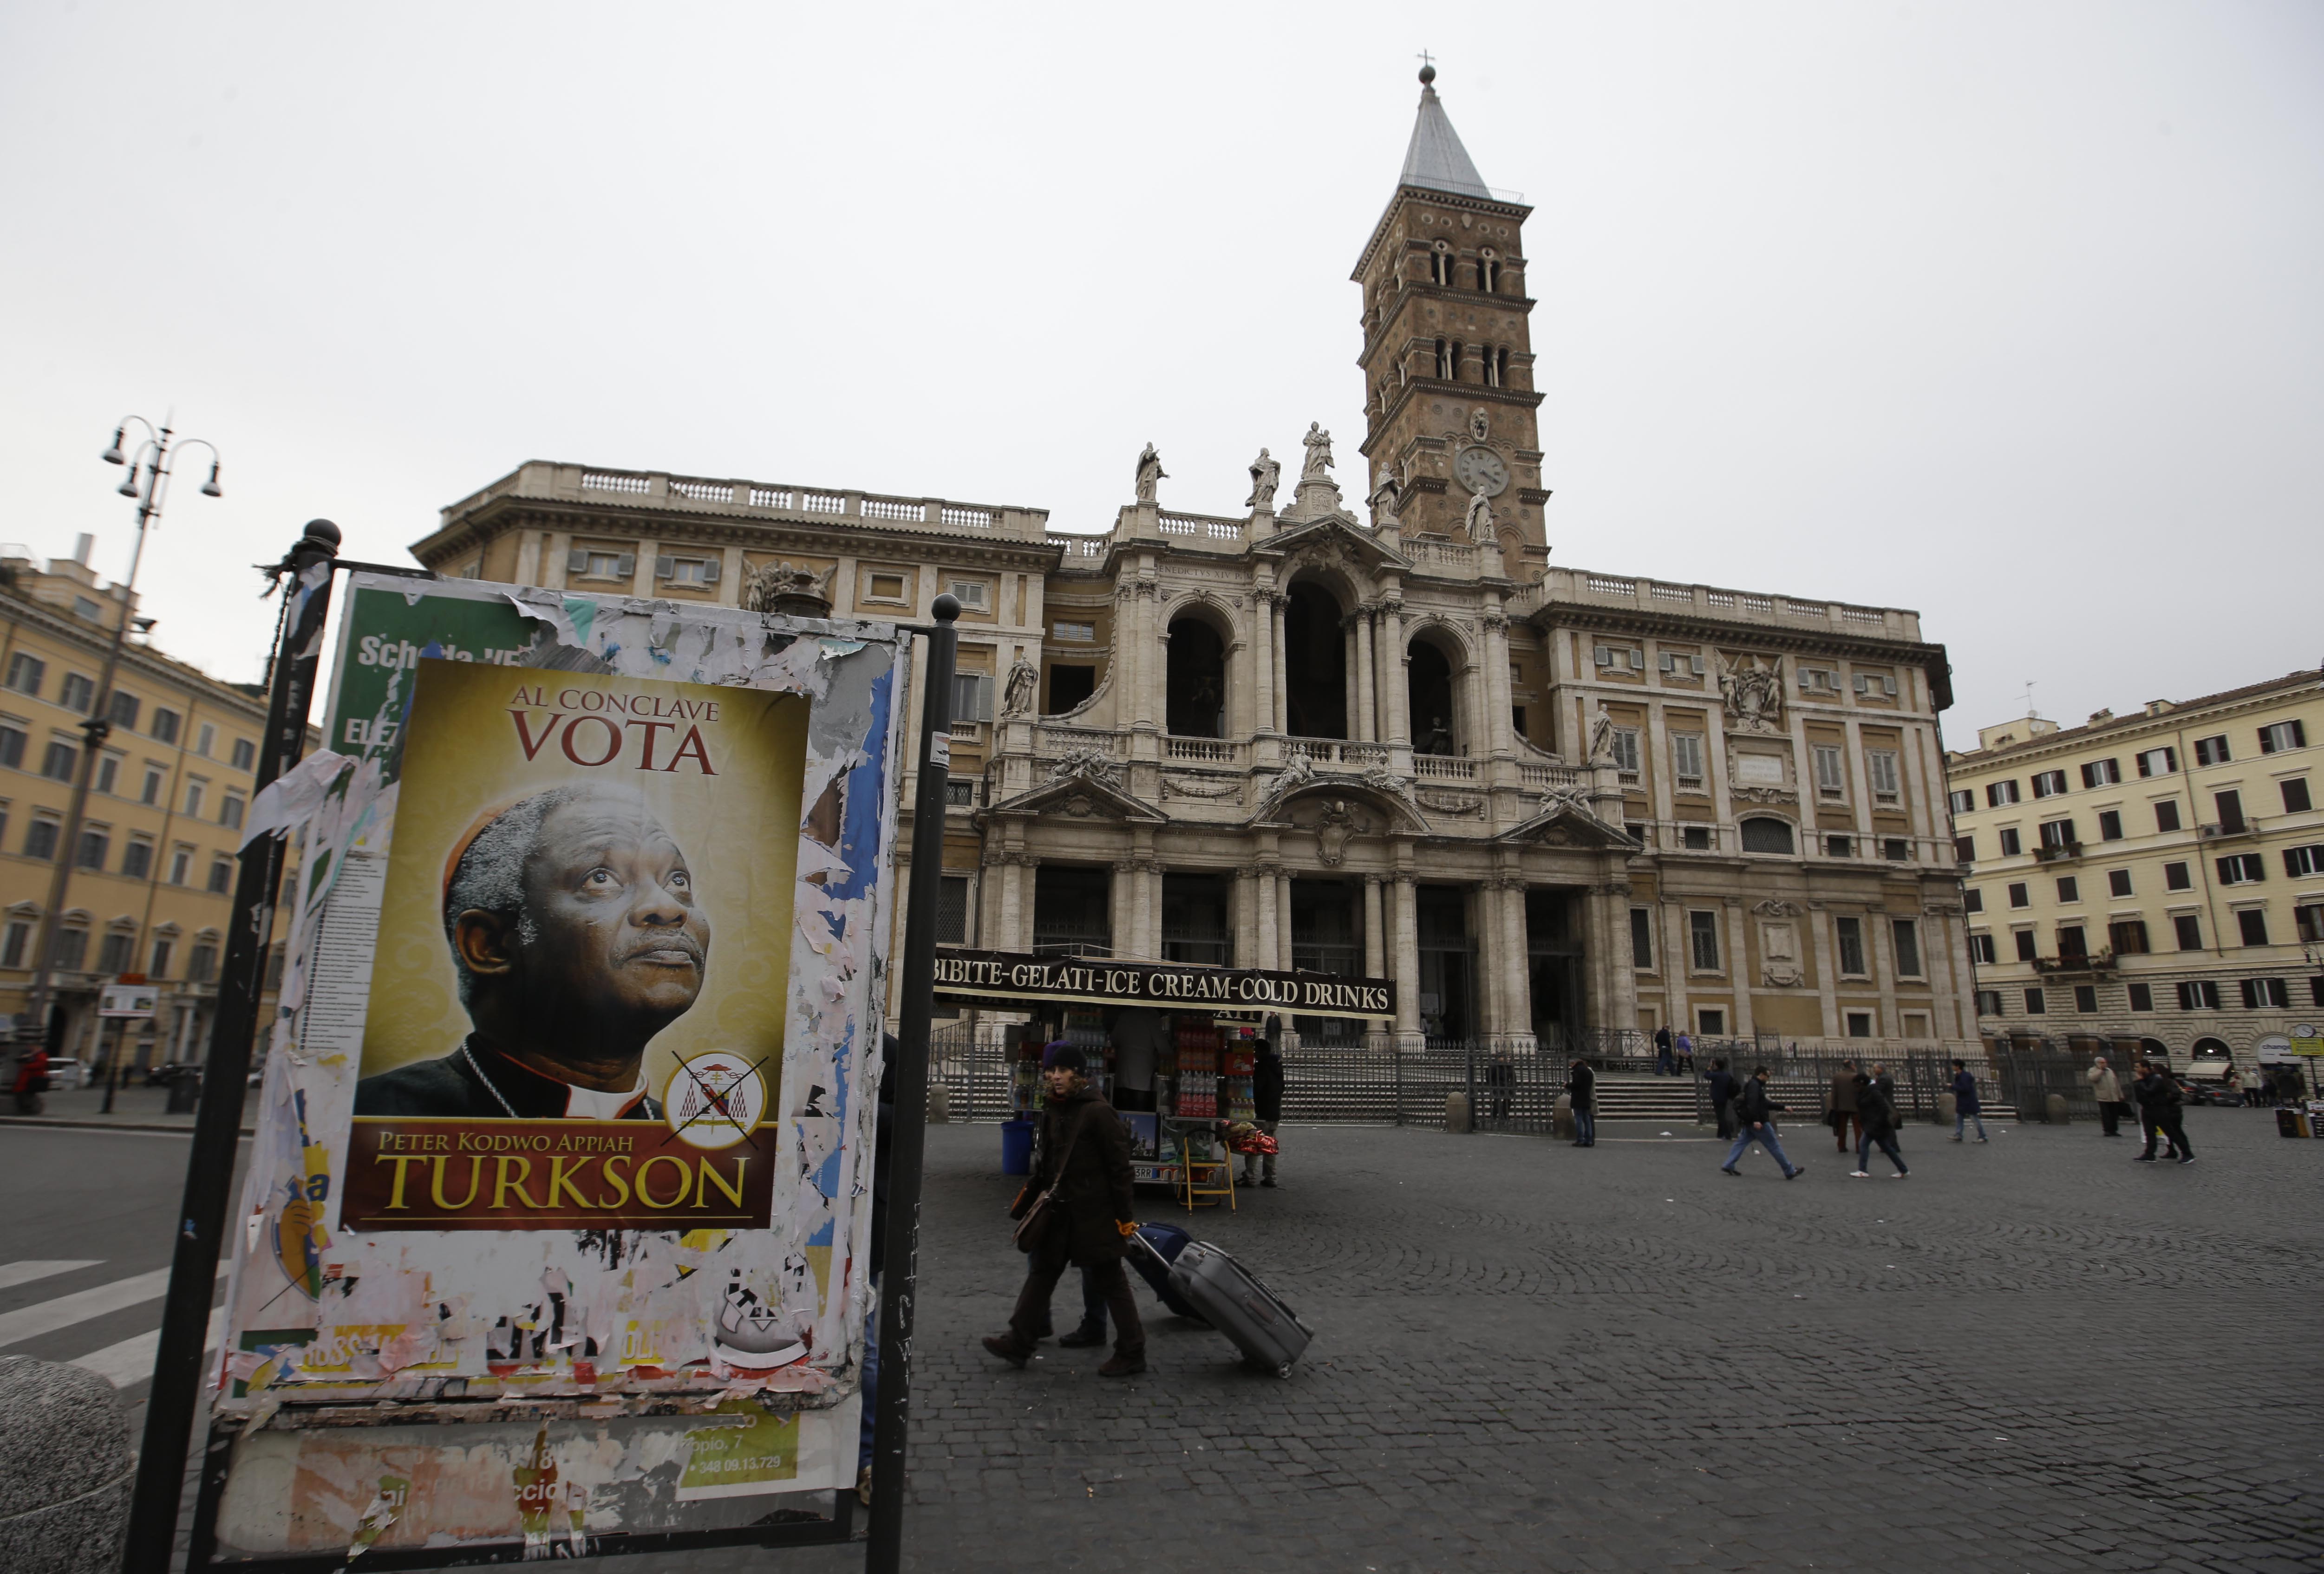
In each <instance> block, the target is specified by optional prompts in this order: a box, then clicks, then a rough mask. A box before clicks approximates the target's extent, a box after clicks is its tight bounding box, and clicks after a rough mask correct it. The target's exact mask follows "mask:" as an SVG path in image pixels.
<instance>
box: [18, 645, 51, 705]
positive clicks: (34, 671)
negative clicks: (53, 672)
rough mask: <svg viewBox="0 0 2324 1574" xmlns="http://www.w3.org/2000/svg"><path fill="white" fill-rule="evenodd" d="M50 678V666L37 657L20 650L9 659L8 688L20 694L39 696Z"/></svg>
mask: <svg viewBox="0 0 2324 1574" xmlns="http://www.w3.org/2000/svg"><path fill="white" fill-rule="evenodd" d="M48 676H49V664H48V663H47V662H45V661H43V660H42V659H41V658H39V657H37V656H32V655H29V654H27V653H26V652H24V651H22V650H19V651H17V652H16V654H15V655H14V656H12V657H10V658H8V686H9V687H10V688H13V689H14V690H15V691H16V692H17V693H18V694H28V695H35V696H37V695H39V694H40V692H41V685H42V683H43V682H45V681H46V680H47V678H48Z"/></svg>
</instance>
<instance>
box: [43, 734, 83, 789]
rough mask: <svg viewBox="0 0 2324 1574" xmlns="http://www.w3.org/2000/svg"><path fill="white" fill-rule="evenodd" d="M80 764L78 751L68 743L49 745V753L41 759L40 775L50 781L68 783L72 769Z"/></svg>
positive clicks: (71, 775) (71, 776)
mask: <svg viewBox="0 0 2324 1574" xmlns="http://www.w3.org/2000/svg"><path fill="white" fill-rule="evenodd" d="M79 762H80V750H78V749H75V748H74V747H73V746H72V745H71V744H69V743H51V744H50V745H49V751H48V753H46V754H45V755H43V756H42V758H41V774H42V776H45V777H47V778H50V779H51V781H70V780H72V778H73V767H74V766H75V765H77V764H78V763H79Z"/></svg>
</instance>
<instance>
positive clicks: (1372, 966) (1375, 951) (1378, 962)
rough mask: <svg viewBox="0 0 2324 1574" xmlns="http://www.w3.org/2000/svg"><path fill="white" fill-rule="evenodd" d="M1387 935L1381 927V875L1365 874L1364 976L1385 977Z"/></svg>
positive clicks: (1386, 971) (1369, 977)
mask: <svg viewBox="0 0 2324 1574" xmlns="http://www.w3.org/2000/svg"><path fill="white" fill-rule="evenodd" d="M1386 938H1387V936H1386V935H1385V934H1383V933H1382V932H1381V927H1380V877H1379V875H1376V874H1368V875H1366V876H1364V977H1366V978H1368V979H1377V978H1385V977H1386V976H1387V974H1388V962H1387V956H1386V953H1385V951H1384V950H1383V949H1382V942H1383V941H1384V940H1385V939H1386Z"/></svg>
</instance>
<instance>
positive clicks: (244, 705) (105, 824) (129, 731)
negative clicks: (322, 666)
mask: <svg viewBox="0 0 2324 1574" xmlns="http://www.w3.org/2000/svg"><path fill="white" fill-rule="evenodd" d="M90 545H91V538H89V537H88V536H83V537H81V538H80V541H79V545H78V548H76V551H75V554H74V556H73V557H69V558H55V559H51V561H50V562H49V563H48V565H47V566H46V567H45V568H43V567H42V566H40V565H39V564H38V563H36V562H35V561H34V559H33V557H32V553H31V552H30V550H29V549H27V548H23V547H19V546H5V547H0V621H5V629H0V908H5V914H0V1014H5V1015H7V1016H8V1017H10V1018H11V1019H12V1020H14V1019H17V1018H20V1017H22V1016H23V1013H24V1012H25V1010H26V1008H27V1007H28V1005H29V1003H30V997H31V992H32V980H33V973H34V969H35V967H36V966H37V964H38V962H39V946H40V935H41V924H42V916H44V914H45V913H46V911H47V907H48V903H49V897H50V888H51V882H52V880H53V879H54V876H55V872H56V861H57V860H58V859H59V858H60V857H61V856H64V854H65V852H66V850H65V849H64V848H62V847H60V845H59V843H60V842H61V840H62V839H63V835H64V826H65V819H66V815H67V812H68V811H69V808H70V806H71V803H72V793H73V783H74V780H75V779H76V777H77V774H78V769H79V767H80V756H81V750H83V748H84V747H86V745H87V736H86V734H85V733H84V732H82V731H81V723H82V722H83V721H84V720H85V719H86V718H87V717H88V713H89V711H90V708H91V707H92V706H93V705H94V704H96V700H97V680H98V678H99V677H100V676H101V675H102V673H103V671H104V667H105V656H106V647H107V645H108V644H109V643H110V642H111V640H112V637H113V630H114V627H115V621H116V620H118V619H119V618H120V617H121V616H122V614H123V612H124V610H128V611H130V612H132V624H131V629H132V632H131V634H130V638H129V640H128V642H127V643H126V644H125V645H124V647H123V649H122V655H121V667H120V670H119V672H118V673H117V674H116V676H115V680H114V695H113V704H112V706H111V714H112V719H113V731H112V732H111V734H110V736H108V737H107V738H106V741H105V743H104V745H103V750H102V752H101V753H100V754H99V756H98V758H97V773H96V776H95V778H94V779H93V781H92V782H91V785H90V791H89V796H88V811H87V814H86V815H85V816H84V820H83V824H82V827H81V833H80V835H79V837H78V842H79V845H78V847H77V848H75V849H73V850H71V851H72V854H73V861H72V870H71V879H70V880H69V884H68V886H67V888H66V896H65V900H64V903H63V905H62V914H63V917H62V930H61V940H60V945H59V947H58V951H57V972H56V977H55V982H54V986H53V991H52V992H53V999H55V1001H56V1003H57V1005H58V1006H59V1007H60V1008H61V1009H62V1010H63V1012H64V1015H65V1038H64V1044H65V1051H64V1053H66V1054H71V1055H75V1056H78V1058H80V1059H81V1060H83V1061H88V1060H91V1059H93V1058H96V1056H97V1049H98V1044H97V990H98V988H99V986H100V985H102V984H106V983H109V982H112V981H113V980H115V979H117V978H118V977H120V976H121V975H122V974H124V973H127V974H137V973H143V974H145V975H146V976H147V977H149V978H150V979H152V980H153V981H155V982H157V983H160V984H161V985H162V991H161V1008H160V1011H159V1014H158V1015H157V1016H156V1017H154V1018H153V1020H152V1021H151V1022H148V1023H135V1024H132V1025H131V1029H132V1030H131V1032H130V1035H129V1044H128V1049H129V1058H128V1060H127V1061H126V1062H125V1064H127V1065H131V1066H136V1065H144V1064H151V1063H156V1062H160V1061H169V1060H179V1061H184V1060H198V1059H201V1058H203V1056H204V1055H205V1054H207V1052H208V1042H209V1029H210V1020H211V1017H212V1015H213V1014H214V1012H215V1009H216V1003H217V975H218V971H219V968H220V966H221V964H222V962H223V961H224V958H225V954H226V938H225V932H226V922H227V918H228V916H229V912H230V909H231V907H232V904H233V891H234V882H235V854H236V852H237V851H238V850H239V848H240V846H241V843H242V824H243V820H244V815H246V814H247V813H248V809H249V804H250V797H251V783H252V774H253V771H254V768H255V766H256V763H257V757H258V743H259V738H260V735H261V733H262V732H263V729H264V726H265V721H266V696H265V694H264V691H263V689H261V688H260V687H258V686H255V685H242V684H230V683H220V682H218V681H217V679H215V678H212V677H207V676H205V675H204V674H203V673H202V672H200V671H199V670H198V669H197V668H195V667H190V666H188V665H187V664H186V663H184V662H182V661H179V660H175V659H173V658H171V657H169V656H166V655H164V654H162V653H161V651H160V650H159V649H155V648H154V647H153V646H152V644H151V643H150V640H149V638H148V636H147V635H146V634H145V633H144V631H142V630H140V629H138V628H137V622H136V620H135V619H134V608H131V607H129V605H128V603H126V600H125V598H124V594H123V590H122V587H121V586H120V585H118V584H103V585H100V584H99V583H98V579H97V575H96V573H95V572H94V571H93V570H91V569H90V568H89V566H88V553H89V548H90ZM252 622H253V629H254V637H261V636H259V635H258V634H257V631H258V630H260V628H261V627H262V625H263V618H261V617H259V616H255V615H254V617H253V620H252ZM271 981H272V980H271V979H270V982H271ZM117 1031H119V1029H117V1028H115V1027H113V1026H111V1025H107V1028H106V1043H107V1044H108V1045H109V1044H110V1043H111V1040H112V1035H113V1034H114V1033H115V1032H117ZM23 1034H24V1035H25V1036H30V1035H31V1034H32V1027H31V1025H30V1024H29V1023H27V1024H23Z"/></svg>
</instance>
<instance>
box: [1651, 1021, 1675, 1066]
mask: <svg viewBox="0 0 2324 1574" xmlns="http://www.w3.org/2000/svg"><path fill="white" fill-rule="evenodd" d="M1677 1074H1678V1068H1677V1066H1676V1065H1675V1064H1674V1063H1673V1060H1672V1051H1671V1030H1670V1024H1668V1023H1665V1024H1663V1026H1660V1027H1657V1028H1655V1075H1656V1076H1658V1077H1668V1076H1675V1075H1677Z"/></svg>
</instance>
